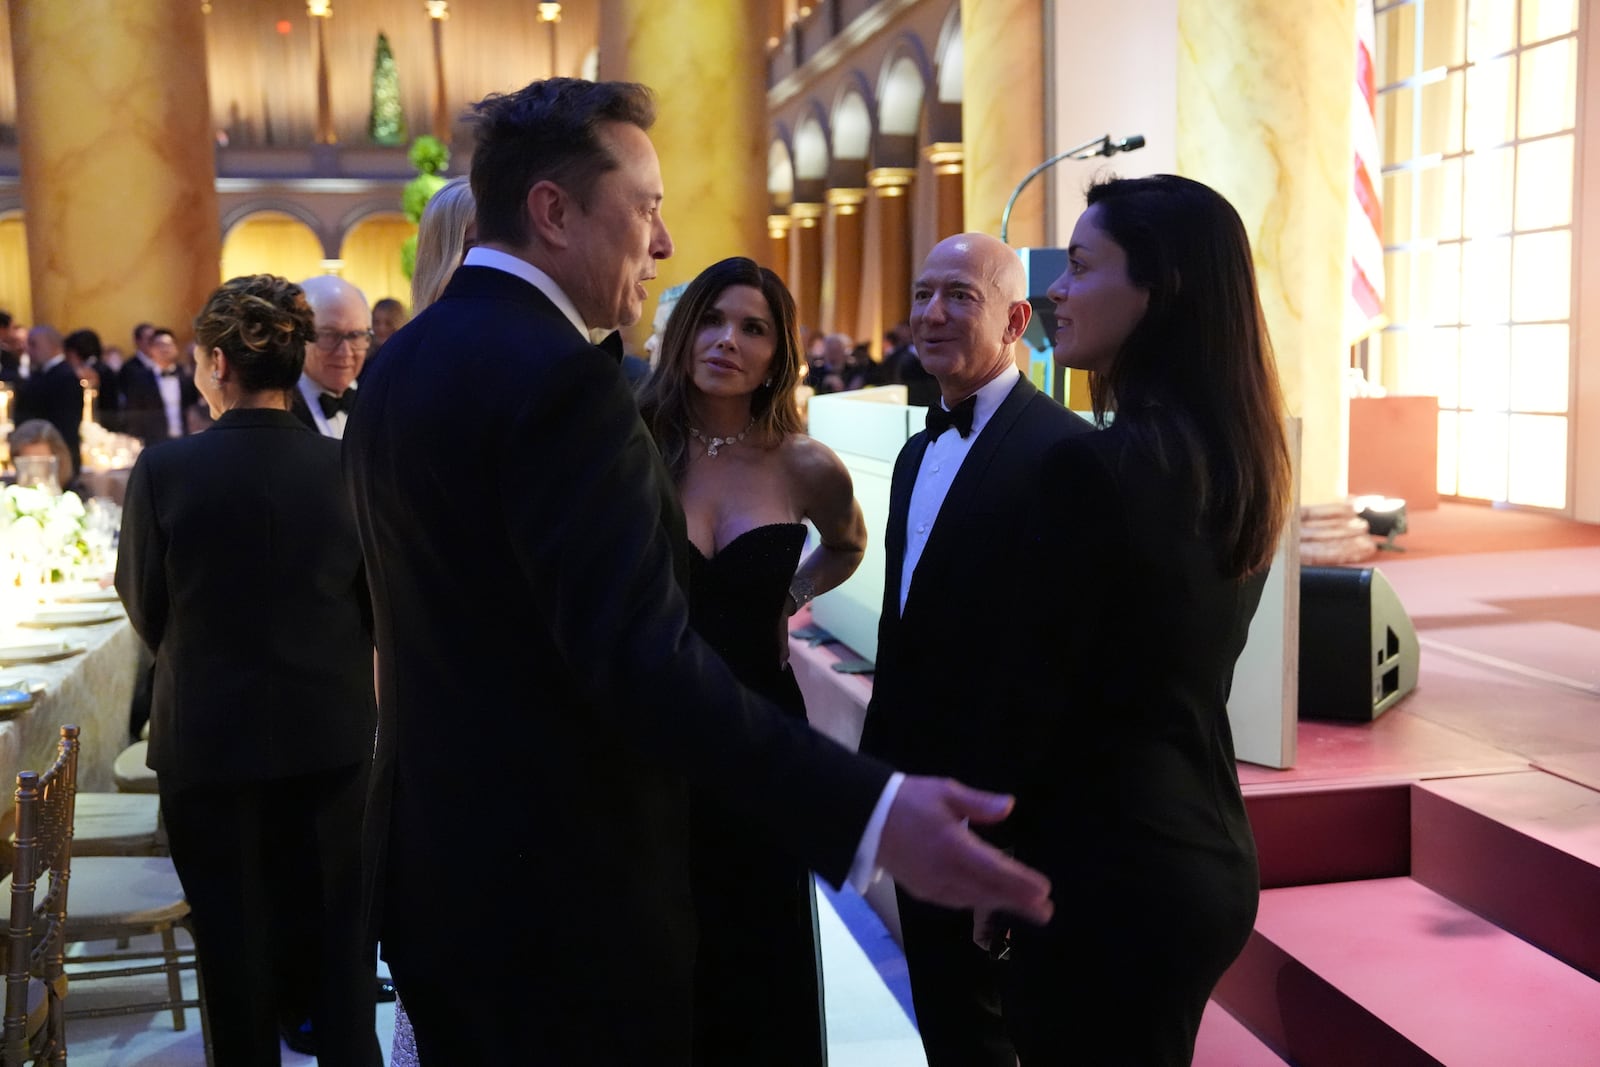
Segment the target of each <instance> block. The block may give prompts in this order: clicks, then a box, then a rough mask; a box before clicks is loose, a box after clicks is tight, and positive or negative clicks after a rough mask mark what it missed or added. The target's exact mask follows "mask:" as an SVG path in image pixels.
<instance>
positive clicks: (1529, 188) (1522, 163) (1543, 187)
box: [1517, 134, 1572, 230]
mask: <svg viewBox="0 0 1600 1067" xmlns="http://www.w3.org/2000/svg"><path fill="white" fill-rule="evenodd" d="M1570 222H1572V135H1571V134H1565V135H1563V136H1561V137H1551V138H1549V139H1548V140H1544V141H1534V142H1532V143H1531V144H1525V145H1521V146H1519V147H1518V148H1517V229H1519V230H1540V229H1544V228H1545V227H1546V226H1566V225H1567V224H1569V223H1570Z"/></svg>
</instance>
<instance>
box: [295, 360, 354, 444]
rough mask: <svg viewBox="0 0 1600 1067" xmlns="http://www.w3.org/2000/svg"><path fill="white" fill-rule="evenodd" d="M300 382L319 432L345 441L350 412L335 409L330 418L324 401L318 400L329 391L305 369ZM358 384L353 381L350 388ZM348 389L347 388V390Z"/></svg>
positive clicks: (301, 393) (301, 391) (302, 392)
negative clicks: (323, 408) (325, 413)
mask: <svg viewBox="0 0 1600 1067" xmlns="http://www.w3.org/2000/svg"><path fill="white" fill-rule="evenodd" d="M299 384H300V395H301V396H303V397H304V398H305V401H306V407H308V408H310V409H311V419H312V421H313V422H315V423H316V425H317V432H318V433H320V434H321V435H322V436H324V437H332V438H334V439H335V440H339V441H343V440H344V427H345V424H346V423H347V422H349V421H350V413H349V412H347V411H335V412H334V413H333V418H331V419H330V418H328V416H326V415H324V414H323V413H322V403H321V402H320V401H319V400H317V397H319V396H321V395H322V394H323V393H327V392H328V391H327V390H326V389H324V388H322V386H320V385H318V384H317V383H316V382H314V381H312V380H311V377H310V376H309V375H307V374H306V373H305V372H303V371H302V372H301V374H300V383H299ZM357 384H358V383H356V382H351V383H350V389H354V388H356V386H357ZM348 391H349V390H346V392H348ZM328 395H329V396H332V395H333V394H332V393H328Z"/></svg>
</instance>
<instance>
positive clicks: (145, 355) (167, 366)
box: [117, 326, 200, 446]
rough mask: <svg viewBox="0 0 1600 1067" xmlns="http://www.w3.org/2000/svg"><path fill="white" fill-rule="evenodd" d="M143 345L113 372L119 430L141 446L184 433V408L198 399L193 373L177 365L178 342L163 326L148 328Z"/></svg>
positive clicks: (197, 401) (195, 402)
mask: <svg viewBox="0 0 1600 1067" xmlns="http://www.w3.org/2000/svg"><path fill="white" fill-rule="evenodd" d="M145 338H146V339H145V342H144V347H143V348H142V349H140V351H139V352H138V353H136V354H135V355H134V357H133V358H132V359H130V360H129V361H128V362H127V363H124V364H123V366H122V370H121V371H119V372H118V373H117V392H118V395H119V397H120V401H119V405H118V406H119V408H120V409H121V411H122V432H123V433H129V434H132V435H133V436H135V437H137V438H138V439H139V440H140V441H142V442H143V443H144V444H145V445H147V446H148V445H155V444H160V443H161V442H162V441H170V440H172V439H173V438H176V437H183V436H184V435H185V434H187V433H188V428H187V426H186V425H185V421H184V415H183V413H184V410H185V409H186V408H189V407H191V406H192V405H194V404H198V403H199V402H200V393H199V391H198V390H197V389H196V388H195V384H194V375H193V374H192V373H190V372H189V371H187V370H186V369H184V368H183V367H181V366H180V365H179V360H178V342H177V340H176V339H175V338H174V337H173V334H172V331H171V330H169V329H167V328H166V327H165V326H156V327H151V328H150V330H149V332H148V333H147V334H145Z"/></svg>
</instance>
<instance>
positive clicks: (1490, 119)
mask: <svg viewBox="0 0 1600 1067" xmlns="http://www.w3.org/2000/svg"><path fill="white" fill-rule="evenodd" d="M1516 64H1517V61H1516V57H1514V56H1512V57H1507V58H1506V59H1495V60H1491V61H1490V62H1488V63H1479V64H1478V65H1477V66H1474V67H1473V68H1472V69H1471V70H1469V71H1468V72H1467V146H1468V147H1469V148H1492V147H1493V146H1495V145H1498V144H1505V143H1506V142H1507V141H1510V140H1511V139H1512V137H1513V136H1514V134H1515V133H1516V130H1515V129H1514V128H1513V126H1512V122H1511V120H1512V118H1513V113H1512V110H1511V106H1512V100H1513V97H1512V90H1513V89H1514V88H1515V83H1514V82H1513V81H1512V78H1513V76H1514V75H1515V73H1516V69H1517V65H1516Z"/></svg>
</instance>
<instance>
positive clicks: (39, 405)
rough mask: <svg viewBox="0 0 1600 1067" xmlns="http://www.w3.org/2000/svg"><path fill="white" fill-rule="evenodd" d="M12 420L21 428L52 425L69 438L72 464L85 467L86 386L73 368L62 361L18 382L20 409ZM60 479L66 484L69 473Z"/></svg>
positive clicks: (68, 447) (68, 443)
mask: <svg viewBox="0 0 1600 1067" xmlns="http://www.w3.org/2000/svg"><path fill="white" fill-rule="evenodd" d="M12 418H13V421H14V422H15V423H16V425H18V426H21V425H22V424H23V423H24V422H26V421H27V420H29V419H44V420H45V421H47V422H49V423H50V424H51V425H52V426H54V427H55V428H56V429H58V430H60V431H61V436H62V437H64V438H66V441H67V451H69V452H71V453H72V462H73V464H74V465H75V466H82V458H81V456H80V454H79V452H80V449H79V441H80V432H79V426H80V425H81V423H82V422H83V383H82V382H80V381H78V372H77V371H75V370H73V369H72V364H70V363H68V362H67V361H66V360H62V361H61V362H60V363H57V364H56V365H55V366H53V367H51V368H50V369H49V370H47V371H44V372H43V373H39V372H35V373H34V374H33V375H32V376H31V377H28V378H24V379H22V380H21V381H19V382H18V383H17V408H16V412H15V413H14V414H13V416H12ZM61 477H62V480H63V484H65V481H66V479H67V472H66V471H62V472H61Z"/></svg>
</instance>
